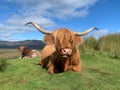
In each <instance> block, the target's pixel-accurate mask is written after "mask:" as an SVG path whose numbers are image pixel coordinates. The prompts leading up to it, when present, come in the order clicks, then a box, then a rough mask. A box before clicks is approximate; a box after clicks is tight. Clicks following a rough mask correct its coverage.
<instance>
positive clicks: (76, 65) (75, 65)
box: [71, 50, 81, 72]
mask: <svg viewBox="0 0 120 90" xmlns="http://www.w3.org/2000/svg"><path fill="white" fill-rule="evenodd" d="M79 55H80V54H79V51H78V50H77V51H76V52H75V53H74V54H73V56H72V59H71V65H72V68H71V70H72V71H75V72H80V71H81V60H80V56H79Z"/></svg>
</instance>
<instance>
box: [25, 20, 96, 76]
mask: <svg viewBox="0 0 120 90" xmlns="http://www.w3.org/2000/svg"><path fill="white" fill-rule="evenodd" d="M27 24H32V25H33V26H34V27H35V28H37V29H38V30H39V31H40V32H42V33H43V34H45V37H44V42H45V43H46V44H47V45H46V46H45V47H44V49H43V50H42V53H41V57H42V60H41V61H40V63H39V64H40V65H41V66H43V67H45V68H47V69H48V72H49V73H51V74H54V73H59V72H65V71H76V72H80V71H81V60H80V56H79V55H80V54H79V50H78V45H79V44H81V43H82V38H81V37H80V36H84V35H86V34H87V33H89V32H91V31H92V30H94V29H96V30H97V28H90V29H88V30H87V31H85V32H79V33H75V32H73V31H71V30H69V29H66V28H61V29H58V30H55V31H53V32H50V31H46V30H44V29H42V28H41V27H40V26H38V25H37V24H35V23H33V22H28V23H27ZM27 24H26V25H27Z"/></svg>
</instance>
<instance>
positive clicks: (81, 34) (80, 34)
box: [75, 27, 99, 36]
mask: <svg viewBox="0 0 120 90" xmlns="http://www.w3.org/2000/svg"><path fill="white" fill-rule="evenodd" d="M93 30H99V29H98V28H95V27H92V28H90V29H88V30H87V31H85V32H79V33H75V35H77V36H84V35H86V34H88V33H89V32H91V31H93Z"/></svg>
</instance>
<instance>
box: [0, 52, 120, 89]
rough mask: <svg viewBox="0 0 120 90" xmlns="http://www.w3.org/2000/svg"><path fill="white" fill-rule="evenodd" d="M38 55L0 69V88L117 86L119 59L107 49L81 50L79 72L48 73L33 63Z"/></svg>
mask: <svg viewBox="0 0 120 90" xmlns="http://www.w3.org/2000/svg"><path fill="white" fill-rule="evenodd" d="M39 60H40V59H39V58H32V59H24V60H18V59H12V60H8V61H7V67H6V69H5V71H2V72H0V90H120V85H119V84H120V72H119V70H120V61H119V60H118V59H112V58H109V57H108V56H107V55H106V53H104V54H101V53H100V52H96V51H95V52H91V51H90V52H89V51H86V52H84V53H82V54H81V60H82V72H81V73H76V72H72V71H70V72H64V73H59V74H55V75H50V74H49V73H48V72H47V70H46V69H43V68H41V67H40V66H38V65H36V64H37V63H38V61H39Z"/></svg>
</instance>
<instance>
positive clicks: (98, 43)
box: [80, 34, 120, 58]
mask: <svg viewBox="0 0 120 90" xmlns="http://www.w3.org/2000/svg"><path fill="white" fill-rule="evenodd" d="M87 50H90V51H94V50H98V51H100V52H101V53H103V52H107V53H108V54H109V56H110V57H112V58H120V34H109V35H106V36H103V37H100V38H99V39H98V40H96V39H95V38H94V37H92V36H91V37H89V38H86V39H85V40H84V42H83V44H82V45H81V46H80V52H85V51H87Z"/></svg>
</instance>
